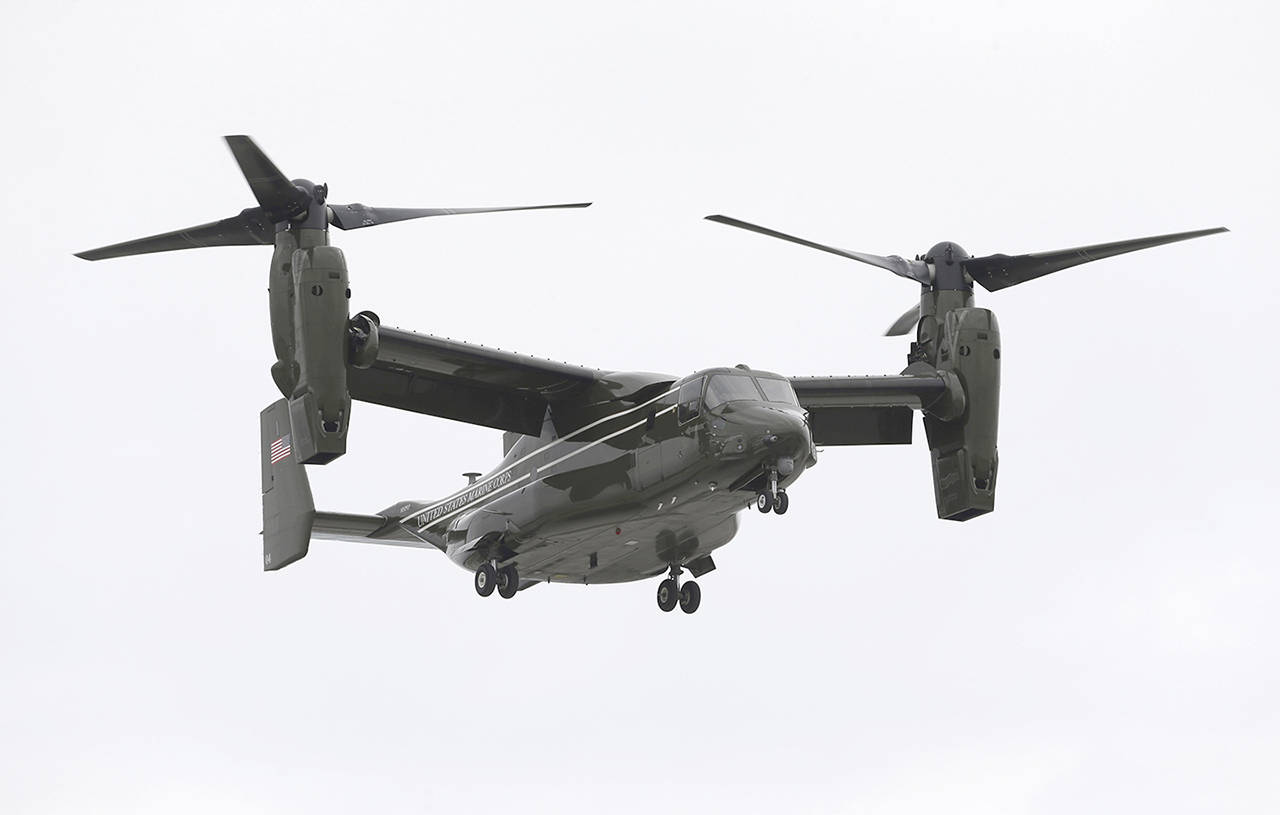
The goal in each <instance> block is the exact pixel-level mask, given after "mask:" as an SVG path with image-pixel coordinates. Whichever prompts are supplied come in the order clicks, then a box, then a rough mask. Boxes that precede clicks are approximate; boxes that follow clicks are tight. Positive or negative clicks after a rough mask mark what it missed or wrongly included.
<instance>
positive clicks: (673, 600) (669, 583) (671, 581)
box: [658, 566, 702, 614]
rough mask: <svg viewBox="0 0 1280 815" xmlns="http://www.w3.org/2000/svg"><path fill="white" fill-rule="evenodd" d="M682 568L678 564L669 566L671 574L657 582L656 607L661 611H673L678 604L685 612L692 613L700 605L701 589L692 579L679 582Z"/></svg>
mask: <svg viewBox="0 0 1280 815" xmlns="http://www.w3.org/2000/svg"><path fill="white" fill-rule="evenodd" d="M682 573H683V570H682V569H681V568H680V567H679V566H672V567H671V576H670V577H668V578H667V579H666V580H663V581H662V582H661V583H659V584H658V608H660V609H661V610H663V611H674V610H675V607H676V606H677V605H678V606H680V610H681V611H683V612H684V613H685V614H692V613H693V612H695V611H697V610H698V606H700V605H702V589H700V588H698V584H697V583H695V582H693V581H692V580H686V581H685V582H684V585H681V584H680V580H679V578H680V575H681V574H682Z"/></svg>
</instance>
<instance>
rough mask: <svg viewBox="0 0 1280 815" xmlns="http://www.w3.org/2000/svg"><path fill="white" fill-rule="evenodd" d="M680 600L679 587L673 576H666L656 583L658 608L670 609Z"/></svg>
mask: <svg viewBox="0 0 1280 815" xmlns="http://www.w3.org/2000/svg"><path fill="white" fill-rule="evenodd" d="M678 602H680V588H679V587H678V586H677V585H676V580H675V578H674V577H668V578H667V579H666V580H664V581H662V582H661V583H659V584H658V608H660V609H662V610H663V611H671V610H672V609H674V608H675V607H676V603H678Z"/></svg>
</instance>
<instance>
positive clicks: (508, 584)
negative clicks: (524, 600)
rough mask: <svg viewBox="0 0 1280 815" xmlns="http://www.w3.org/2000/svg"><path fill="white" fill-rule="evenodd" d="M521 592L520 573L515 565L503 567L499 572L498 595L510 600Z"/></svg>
mask: <svg viewBox="0 0 1280 815" xmlns="http://www.w3.org/2000/svg"><path fill="white" fill-rule="evenodd" d="M519 590H520V573H519V572H517V571H516V567H515V566H514V565H511V566H503V567H502V568H501V569H499V570H498V594H499V595H500V596H501V597H503V598H505V599H507V600H510V599H511V598H512V597H515V596H516V592H517V591H519Z"/></svg>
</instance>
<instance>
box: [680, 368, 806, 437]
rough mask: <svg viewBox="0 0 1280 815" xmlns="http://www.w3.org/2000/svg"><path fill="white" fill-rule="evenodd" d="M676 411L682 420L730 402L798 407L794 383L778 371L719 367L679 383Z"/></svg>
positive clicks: (715, 409)
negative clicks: (778, 373) (778, 374)
mask: <svg viewBox="0 0 1280 815" xmlns="http://www.w3.org/2000/svg"><path fill="white" fill-rule="evenodd" d="M677 401H678V405H679V407H678V408H677V409H676V414H677V417H678V421H679V422H680V424H684V423H685V422H688V421H691V420H693V419H695V418H697V417H698V416H699V415H701V414H702V413H703V411H717V410H719V409H720V408H721V407H722V406H724V405H726V404H728V403H730V402H741V401H750V402H771V403H774V404H777V405H785V406H788V407H799V406H800V402H799V401H798V400H797V399H796V393H795V391H794V390H792V388H791V383H790V382H789V381H788V380H786V379H783V378H782V377H780V376H777V375H776V374H767V373H763V372H759V371H751V372H748V371H745V370H725V369H716V370H713V371H708V372H706V373H703V374H700V375H698V376H694V377H692V378H690V379H689V380H688V381H687V382H685V383H684V384H683V385H681V386H680V392H679V395H678V396H677Z"/></svg>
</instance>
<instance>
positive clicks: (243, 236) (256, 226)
mask: <svg viewBox="0 0 1280 815" xmlns="http://www.w3.org/2000/svg"><path fill="white" fill-rule="evenodd" d="M275 232H276V230H275V227H274V226H273V225H272V224H271V221H270V220H269V219H268V218H267V217H266V214H265V213H264V212H263V211H262V208H261V207H252V208H250V209H246V210H245V211H243V212H241V213H240V214H239V215H236V216H235V217H233V218H224V219H222V220H221V221H214V222H213V223H209V224H201V225H200V226H192V227H188V228H187V229H178V230H175V231H173V232H165V233H164V234H162V235H152V236H150V237H147V238H138V239H137V240H132V241H125V242H124V243H116V244H112V245H111V246H103V247H100V248H98V249H90V250H89V251H87V252H77V253H76V257H78V258H83V259H85V260H103V259H104V258H119V257H124V256H126V255H146V254H150V253H151V252H171V251H173V250H175V249H198V248H200V247H202V246H253V245H258V244H267V245H270V244H272V243H275Z"/></svg>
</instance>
